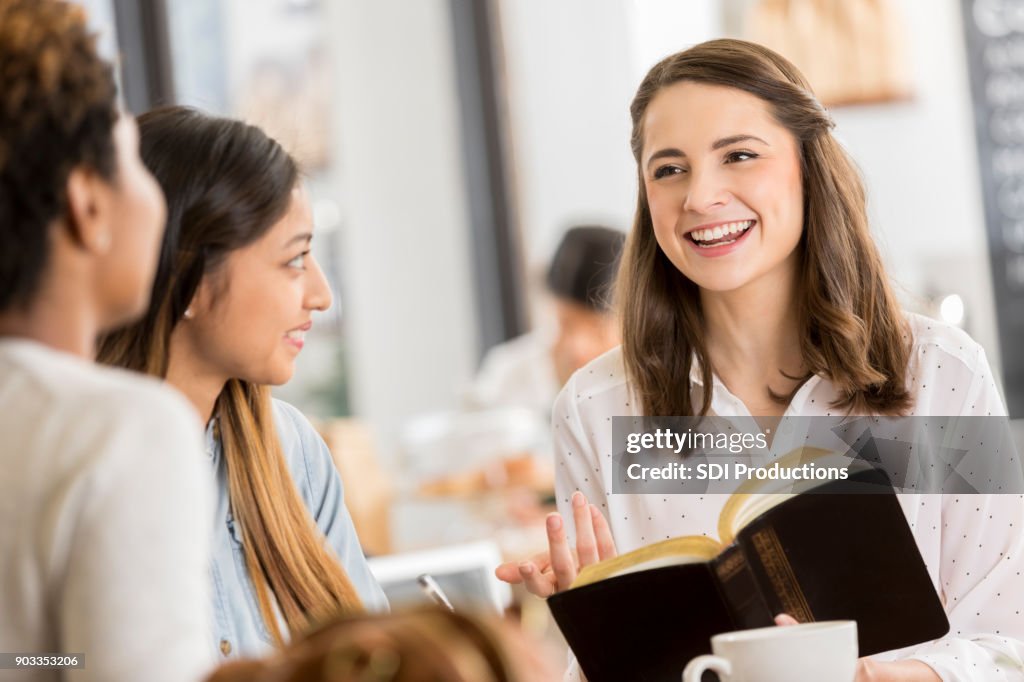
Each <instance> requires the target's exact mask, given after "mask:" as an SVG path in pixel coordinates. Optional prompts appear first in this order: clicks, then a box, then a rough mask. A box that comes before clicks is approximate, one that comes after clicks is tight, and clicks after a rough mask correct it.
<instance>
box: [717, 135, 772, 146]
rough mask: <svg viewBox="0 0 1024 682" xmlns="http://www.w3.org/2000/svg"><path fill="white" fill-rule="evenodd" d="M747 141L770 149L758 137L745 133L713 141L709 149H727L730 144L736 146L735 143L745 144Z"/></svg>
mask: <svg viewBox="0 0 1024 682" xmlns="http://www.w3.org/2000/svg"><path fill="white" fill-rule="evenodd" d="M748 140H757V141H758V142H760V143H761V144H763V145H764V146H765V147H771V145H770V144H768V143H767V142H765V141H764V140H762V139H761V138H760V137H757V136H756V135H747V134H746V133H741V134H739V135H730V136H729V137H723V138H721V139H718V140H715V142H714V144H712V145H711V149H712V150H717V149H721V148H722V147H728V146H729V145H731V144H736V143H737V142H746V141H748Z"/></svg>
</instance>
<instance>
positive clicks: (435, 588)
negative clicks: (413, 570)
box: [416, 573, 455, 611]
mask: <svg viewBox="0 0 1024 682" xmlns="http://www.w3.org/2000/svg"><path fill="white" fill-rule="evenodd" d="M416 582H418V583H419V584H420V588H421V589H422V590H423V592H424V593H425V594H426V595H427V596H428V597H430V599H431V601H433V602H434V603H436V604H439V605H441V606H443V607H445V608H446V609H448V610H449V611H454V610H455V608H454V607H453V606H452V603H451V602H450V601H448V597H447V596H445V593H444V591H443V590H442V589H441V586H440V585H438V584H437V581H436V580H434V576H432V575H430V574H429V573H423V574H421V575H419V576H417V577H416Z"/></svg>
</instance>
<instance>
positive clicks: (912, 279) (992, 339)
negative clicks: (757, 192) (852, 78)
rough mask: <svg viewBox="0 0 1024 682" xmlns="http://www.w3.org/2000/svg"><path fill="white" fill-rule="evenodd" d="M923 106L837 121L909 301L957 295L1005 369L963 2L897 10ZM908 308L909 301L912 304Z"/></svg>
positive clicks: (923, 2) (910, 4) (932, 1)
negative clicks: (994, 297) (1000, 351)
mask: <svg viewBox="0 0 1024 682" xmlns="http://www.w3.org/2000/svg"><path fill="white" fill-rule="evenodd" d="M893 4H894V5H895V6H896V7H897V8H899V10H900V12H901V15H902V17H903V24H904V27H905V30H904V35H905V36H906V40H907V48H908V50H907V52H908V55H909V58H910V60H911V62H912V63H911V67H912V73H913V74H914V78H913V84H914V87H915V91H916V92H915V96H914V98H913V100H912V101H910V102H908V103H906V104H889V105H884V106H869V107H846V108H841V109H837V110H835V111H833V117H834V119H835V121H836V123H837V133H838V136H839V137H840V139H841V140H842V141H843V142H844V144H846V146H847V148H848V149H849V150H850V152H851V153H852V155H853V157H854V158H855V159H856V161H857V162H858V164H859V165H860V167H861V170H862V171H863V173H864V176H865V180H866V182H867V189H868V207H869V210H870V213H871V218H872V226H873V230H874V232H875V235H876V238H877V239H878V241H879V244H880V246H881V247H882V249H883V253H884V255H885V258H886V260H887V262H888V264H889V271H890V274H891V275H892V276H893V278H894V279H895V280H896V282H897V283H898V284H899V285H902V287H904V288H905V290H906V291H907V292H908V293H909V294H911V295H917V296H920V295H924V294H928V293H929V292H931V293H935V294H946V293H957V294H960V296H962V297H963V298H964V301H965V304H966V308H967V313H968V319H967V320H966V322H967V329H968V331H969V332H970V334H971V335H972V336H973V337H974V338H975V339H976V340H977V341H978V342H980V343H981V344H982V345H983V346H984V347H985V349H986V351H987V352H988V355H989V359H990V361H992V363H993V364H994V365H996V364H997V363H998V341H997V334H996V323H995V311H994V307H993V303H992V282H991V278H990V274H989V266H988V254H987V251H986V249H987V245H986V241H985V239H986V237H985V222H984V208H983V206H982V199H981V185H980V179H979V175H978V172H979V171H978V161H977V156H976V147H975V138H974V128H973V126H974V122H973V121H974V120H973V113H972V111H971V100H970V89H969V84H968V81H967V57H966V54H965V48H964V37H963V27H962V22H961V16H960V3H959V2H958V0H937V1H936V0H895V1H894V3H893ZM908 298H909V297H908Z"/></svg>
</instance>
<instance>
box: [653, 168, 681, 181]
mask: <svg viewBox="0 0 1024 682" xmlns="http://www.w3.org/2000/svg"><path fill="white" fill-rule="evenodd" d="M682 172H684V171H683V169H682V168H680V167H679V166H662V167H661V168H659V169H658V170H656V171H654V179H655V180H660V179H661V178H665V177H668V176H669V175H678V174H680V173H682Z"/></svg>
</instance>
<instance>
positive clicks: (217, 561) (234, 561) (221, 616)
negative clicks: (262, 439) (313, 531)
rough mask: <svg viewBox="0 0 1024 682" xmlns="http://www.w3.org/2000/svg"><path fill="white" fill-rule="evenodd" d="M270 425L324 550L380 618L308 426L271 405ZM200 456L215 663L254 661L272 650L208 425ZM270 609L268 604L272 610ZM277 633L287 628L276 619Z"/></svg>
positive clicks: (379, 600) (330, 471)
mask: <svg viewBox="0 0 1024 682" xmlns="http://www.w3.org/2000/svg"><path fill="white" fill-rule="evenodd" d="M273 412H274V423H275V426H276V427H277V435H278V438H280V440H281V450H282V452H283V453H284V457H285V460H286V461H287V465H288V470H289V471H290V472H291V476H292V480H293V481H294V482H295V486H296V487H297V488H298V491H299V495H300V497H301V498H302V501H303V502H305V504H306V508H307V509H308V510H309V513H310V515H311V516H312V517H313V519H314V520H315V521H316V525H317V527H318V528H319V529H320V532H322V533H323V534H324V536H326V538H327V544H328V545H329V546H330V547H331V549H332V550H333V551H334V553H335V554H336V555H337V556H338V557H339V558H340V559H341V564H342V566H343V567H344V568H345V572H346V573H347V574H348V577H349V579H350V580H351V581H352V585H353V586H354V587H355V589H356V591H357V592H358V593H359V596H360V598H361V599H362V600H363V604H364V605H365V606H366V609H367V610H368V611H386V610H387V608H388V604H387V599H386V598H385V596H384V592H383V591H382V590H381V588H380V585H378V584H377V581H376V580H375V579H374V577H373V575H372V574H371V573H370V569H369V567H368V566H367V563H366V557H365V556H364V555H363V550H362V548H361V547H360V546H359V538H358V537H357V536H356V531H355V528H354V527H353V525H352V518H351V517H350V516H349V513H348V509H347V508H346V507H345V502H344V494H343V490H342V486H341V478H340V477H339V476H338V472H337V470H336V469H335V467H334V462H333V460H332V459H331V454H330V451H329V450H328V449H327V445H326V444H325V443H324V441H323V439H321V438H320V435H319V434H318V433H317V432H316V431H315V430H314V429H313V426H312V425H311V424H310V423H309V421H308V420H307V419H306V418H305V417H304V416H303V415H302V413H301V412H299V411H298V410H297V409H295V408H294V407H292V406H291V405H289V404H288V403H285V402H282V401H280V400H274V403H273ZM206 452H207V455H208V456H209V458H210V464H211V465H212V466H213V468H214V470H215V471H216V476H217V486H216V487H217V503H216V510H215V513H214V532H213V552H212V557H211V578H212V580H213V613H214V624H213V632H214V636H215V641H214V646H215V647H216V649H217V654H218V656H221V657H228V656H230V657H234V656H258V655H261V654H265V653H267V652H269V651H270V650H271V649H272V648H273V639H272V637H271V635H270V631H269V630H268V629H267V626H266V624H265V623H264V622H263V617H262V615H261V614H260V608H259V602H258V601H257V598H256V591H255V588H254V586H253V583H252V580H251V579H250V577H249V572H248V570H247V569H246V565H245V555H244V554H243V550H242V531H241V528H240V527H239V526H238V525H237V524H236V523H235V520H234V518H233V516H232V513H231V509H230V505H229V503H228V480H227V468H226V466H225V463H224V457H223V456H222V451H221V444H220V442H219V440H218V439H217V438H215V437H214V429H213V421H211V422H210V426H209V427H208V428H207V430H206ZM275 606H276V604H275ZM278 615H279V622H280V623H281V632H282V633H283V634H285V635H286V636H287V632H288V630H287V627H286V626H285V625H284V620H283V618H280V614H278Z"/></svg>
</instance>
